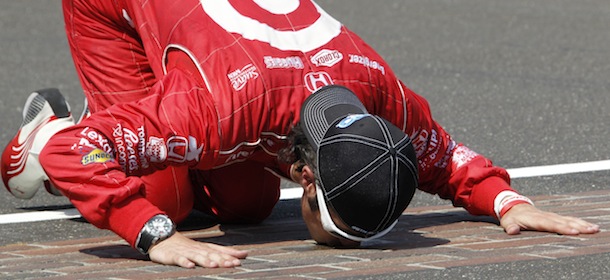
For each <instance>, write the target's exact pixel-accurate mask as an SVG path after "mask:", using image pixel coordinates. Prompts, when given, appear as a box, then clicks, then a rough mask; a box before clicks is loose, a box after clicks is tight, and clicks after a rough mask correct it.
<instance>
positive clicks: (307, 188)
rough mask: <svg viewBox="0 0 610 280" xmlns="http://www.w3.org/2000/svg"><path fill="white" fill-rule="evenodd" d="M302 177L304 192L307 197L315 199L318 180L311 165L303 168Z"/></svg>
mask: <svg viewBox="0 0 610 280" xmlns="http://www.w3.org/2000/svg"><path fill="white" fill-rule="evenodd" d="M302 175H303V176H302V177H301V187H303V192H304V194H305V195H306V196H307V197H315V196H316V184H315V182H316V179H315V176H314V174H313V171H312V170H311V168H310V167H309V165H305V166H303V171H302Z"/></svg>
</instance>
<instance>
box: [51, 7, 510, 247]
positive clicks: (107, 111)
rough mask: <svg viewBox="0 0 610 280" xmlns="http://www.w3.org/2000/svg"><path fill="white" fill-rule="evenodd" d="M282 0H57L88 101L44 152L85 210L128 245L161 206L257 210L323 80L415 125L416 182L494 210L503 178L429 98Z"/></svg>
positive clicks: (179, 214)
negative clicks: (453, 132)
mask: <svg viewBox="0 0 610 280" xmlns="http://www.w3.org/2000/svg"><path fill="white" fill-rule="evenodd" d="M267 3H273V4H274V5H271V4H267ZM279 3H280V2H278V1H267V2H265V1H256V2H255V1H251V0H224V1H221V0H184V1H173V0H154V1H136V0H115V1H103V0H89V1H84V0H73V1H67V0H66V1H64V12H65V16H66V28H67V34H68V38H69V42H70V47H71V49H72V52H73V57H74V61H75V65H76V68H77V71H78V73H79V77H80V79H81V82H82V84H83V88H84V89H85V93H86V95H87V98H88V100H89V102H90V107H91V109H92V111H93V112H95V114H93V115H92V116H91V117H90V118H88V119H86V120H84V121H83V122H81V123H80V124H78V125H76V126H74V127H71V128H69V129H66V130H64V131H62V132H60V133H58V134H56V135H55V136H54V137H53V138H52V139H51V141H50V142H49V143H48V144H47V146H46V147H45V149H44V150H43V152H42V155H41V156H40V160H41V164H42V166H43V167H44V169H45V170H46V172H47V173H48V175H49V177H50V179H51V180H52V182H53V183H54V184H55V185H56V186H57V187H58V188H59V189H60V190H61V192H62V193H63V194H64V195H65V196H67V197H68V198H69V199H70V200H71V202H72V203H73V204H74V205H75V207H77V208H78V210H79V211H80V212H81V214H82V215H83V216H84V217H85V218H86V219H87V220H88V221H89V222H91V223H92V224H94V225H95V226H97V227H100V228H105V229H110V230H112V231H114V232H115V233H117V234H118V235H120V236H121V237H123V238H124V239H126V240H127V241H128V242H129V243H130V244H131V245H133V244H134V242H135V239H136V238H137V235H138V232H139V231H140V229H141V228H142V225H143V224H144V223H145V222H146V221H147V220H148V219H149V218H150V217H152V216H153V215H155V214H158V213H167V214H169V215H170V216H171V217H172V218H173V219H175V220H177V221H179V220H181V219H183V218H184V217H185V216H186V215H187V214H188V212H189V211H190V210H191V209H192V207H196V208H199V209H204V210H206V211H208V212H211V213H214V214H216V215H217V216H218V217H219V218H220V219H221V221H229V222H231V221H260V220H262V219H264V218H265V217H266V216H267V215H269V213H270V211H271V209H272V208H273V206H274V205H275V203H276V202H277V200H278V197H279V184H280V180H279V176H287V175H288V165H286V164H282V163H280V162H279V161H278V159H277V153H278V151H279V150H280V149H281V148H283V147H285V146H286V141H287V136H288V134H289V133H290V130H291V128H292V127H293V126H294V125H295V124H296V123H297V122H298V121H299V114H300V108H301V104H302V103H303V101H304V100H305V99H306V98H307V96H309V95H310V94H311V93H312V92H314V91H315V90H316V89H318V88H320V87H322V86H325V85H329V84H338V85H343V86H346V87H348V88H349V89H351V90H352V91H353V92H354V93H355V94H356V95H357V96H358V97H359V99H360V100H361V101H362V102H363V103H364V105H365V106H366V108H367V110H368V111H369V112H370V113H373V114H377V115H380V116H382V117H383V118H385V119H387V120H389V121H391V122H392V123H394V124H395V125H396V126H398V127H399V128H402V129H403V131H404V132H406V133H407V134H408V135H410V137H411V138H412V139H413V143H414V146H415V149H416V153H417V157H418V164H419V178H420V182H419V188H420V189H421V190H423V191H425V192H428V193H432V194H437V195H439V196H440V197H441V198H444V199H450V200H451V201H452V202H453V204H454V205H456V206H462V207H464V208H466V209H467V210H468V211H469V212H470V213H472V214H475V215H490V216H494V215H495V214H494V205H493V204H494V202H493V201H494V198H495V196H496V195H497V194H498V193H500V192H501V191H503V190H511V188H510V186H509V176H508V174H507V173H506V171H505V170H504V169H502V168H499V167H496V166H493V165H492V163H491V162H490V161H489V160H488V159H486V158H485V157H483V156H481V155H479V154H477V153H475V152H473V151H471V150H470V149H468V148H467V147H465V146H463V145H461V144H458V143H456V142H455V141H454V140H453V139H452V138H451V137H450V135H449V134H447V132H446V131H445V130H444V129H443V128H442V127H441V126H440V125H439V124H438V123H437V122H435V121H434V119H433V118H432V116H431V113H430V109H429V105H428V103H427V101H426V100H425V99H424V98H422V97H421V96H419V95H417V94H415V93H414V92H412V91H411V90H410V89H409V88H407V87H406V86H405V85H404V84H403V83H402V82H401V81H400V80H398V78H397V77H396V76H395V74H394V72H393V71H392V69H391V68H390V67H389V65H388V64H387V63H386V62H385V61H384V60H383V59H382V58H381V57H380V55H379V54H377V53H376V52H375V51H374V50H373V49H372V48H371V47H370V46H369V45H367V44H366V43H365V42H364V41H363V40H362V39H361V38H359V37H358V36H357V35H356V34H354V33H353V32H351V31H350V30H349V29H347V28H346V27H345V26H343V25H342V24H341V23H339V22H338V21H336V20H335V19H334V18H332V17H331V16H330V15H328V14H327V13H326V12H324V11H323V10H322V9H321V8H320V7H319V6H318V5H316V4H315V3H314V2H311V1H309V0H305V1H297V0H285V1H282V2H281V4H279ZM127 101H131V102H127ZM119 103H120V104H119ZM112 104H116V105H115V106H110V105H112ZM355 203H356V202H355Z"/></svg>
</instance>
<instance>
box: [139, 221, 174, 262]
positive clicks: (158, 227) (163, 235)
mask: <svg viewBox="0 0 610 280" xmlns="http://www.w3.org/2000/svg"><path fill="white" fill-rule="evenodd" d="M174 233H176V226H175V225H174V222H172V220H171V219H170V218H169V217H168V216H166V215H160V214H159V215H156V216H153V217H152V218H150V220H148V222H146V224H144V227H142V230H140V234H139V235H138V239H137V240H136V249H138V251H140V252H141V253H142V254H145V255H146V254H148V250H149V249H150V247H152V245H155V244H157V243H159V242H161V241H163V240H165V239H167V238H169V237H170V236H172V235H173V234H174Z"/></svg>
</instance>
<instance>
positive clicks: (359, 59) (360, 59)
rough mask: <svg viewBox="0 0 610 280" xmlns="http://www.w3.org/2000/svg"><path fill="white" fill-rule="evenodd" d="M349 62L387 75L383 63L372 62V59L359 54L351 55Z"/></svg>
mask: <svg viewBox="0 0 610 280" xmlns="http://www.w3.org/2000/svg"><path fill="white" fill-rule="evenodd" d="M349 62H350V63H355V64H361V65H364V66H366V67H368V68H371V69H375V70H379V71H380V72H381V74H383V75H385V67H384V66H383V65H381V63H379V62H377V61H374V60H371V59H370V58H368V57H366V56H362V55H357V54H350V55H349Z"/></svg>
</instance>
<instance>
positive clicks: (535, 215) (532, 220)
mask: <svg viewBox="0 0 610 280" xmlns="http://www.w3.org/2000/svg"><path fill="white" fill-rule="evenodd" d="M500 225H501V226H502V227H503V228H504V231H506V233H507V234H510V235H513V234H519V232H521V230H535V231H546V232H554V233H559V234H565V235H578V234H591V233H596V232H599V226H598V225H596V224H592V223H589V222H586V221H584V220H582V219H579V218H574V217H568V216H562V215H558V214H555V213H551V212H546V211H542V210H540V209H538V208H536V207H534V206H533V205H530V204H527V203H523V204H517V205H515V206H513V208H511V209H510V210H508V212H506V214H504V216H503V217H502V218H501V219H500Z"/></svg>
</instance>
